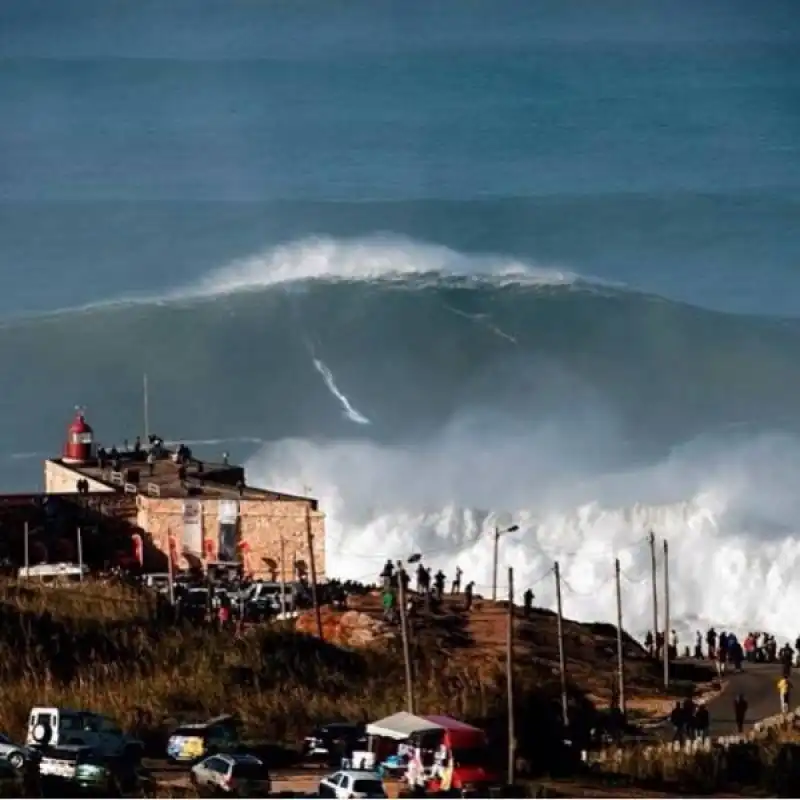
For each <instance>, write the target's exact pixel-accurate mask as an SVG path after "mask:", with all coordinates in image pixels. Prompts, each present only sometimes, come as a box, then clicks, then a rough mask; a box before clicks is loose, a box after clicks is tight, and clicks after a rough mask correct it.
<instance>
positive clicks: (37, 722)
mask: <svg viewBox="0 0 800 800" xmlns="http://www.w3.org/2000/svg"><path fill="white" fill-rule="evenodd" d="M25 743H26V744H27V745H29V746H31V747H57V746H60V745H86V746H88V747H92V748H94V749H95V750H96V751H97V752H98V753H100V754H102V755H103V756H107V757H109V758H120V757H121V758H125V759H126V760H131V761H138V760H139V759H140V758H141V757H142V751H143V749H144V747H143V745H142V743H141V742H140V741H139V740H138V739H134V738H132V737H131V736H128V735H127V734H126V733H123V732H122V731H121V730H120V728H119V726H118V725H117V724H116V723H115V722H114V721H113V720H112V719H109V718H108V717H104V716H103V715H102V714H95V713H94V712H93V711H70V710H68V709H66V708H32V709H31V713H30V714H29V715H28V735H27V738H26V740H25Z"/></svg>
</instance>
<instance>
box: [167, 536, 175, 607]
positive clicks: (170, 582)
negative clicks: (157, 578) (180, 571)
mask: <svg viewBox="0 0 800 800" xmlns="http://www.w3.org/2000/svg"><path fill="white" fill-rule="evenodd" d="M172 573H173V566H172V531H167V581H168V585H169V604H170V606H172V608H173V609H174V608H175V580H174V578H173V574H172Z"/></svg>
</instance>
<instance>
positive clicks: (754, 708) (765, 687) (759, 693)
mask: <svg viewBox="0 0 800 800" xmlns="http://www.w3.org/2000/svg"><path fill="white" fill-rule="evenodd" d="M793 672H795V673H796V672H797V670H793ZM781 674H782V671H781V666H780V665H779V664H746V665H745V666H744V669H743V671H742V672H734V673H729V675H728V677H727V678H726V679H725V685H724V688H723V690H722V693H721V694H720V695H718V696H717V697H715V698H714V699H713V700H711V701H709V703H708V711H709V715H710V717H711V736H712V737H716V736H728V735H730V734H733V733H736V732H737V731H736V718H735V716H734V712H733V701H734V699H735V697H736V695H738V694H739V693H740V692H741V693H742V694H743V695H744V696H745V699H746V700H747V703H748V708H747V716H746V718H745V731H747V730H748V729H749V728H751V727H752V726H753V724H754V723H755V722H758V721H759V720H762V719H764V717H771V716H773V715H774V714H778V713H779V712H780V701H779V699H778V681H779V680H780V677H781ZM793 683H795V685H798V684H797V681H796V679H795V680H793ZM799 688H800V687H799ZM797 699H798V696H795V698H793V699H792V706H795V705H796V704H797ZM659 732H660V733H661V734H662V736H663V737H668V736H671V735H672V726H671V725H669V724H666V725H664V726H663V728H662V729H661V730H660V731H659Z"/></svg>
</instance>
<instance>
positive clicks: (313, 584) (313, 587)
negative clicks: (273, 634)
mask: <svg viewBox="0 0 800 800" xmlns="http://www.w3.org/2000/svg"><path fill="white" fill-rule="evenodd" d="M306 539H307V541H308V565H309V567H311V599H312V601H313V602H314V614H315V615H316V617H317V636H319V638H320V640H324V639H325V636H324V634H323V632H322V612H321V611H320V608H319V596H318V595H317V566H316V561H315V560H314V534H313V533H312V532H311V501H310V500H309V501H308V502H307V503H306Z"/></svg>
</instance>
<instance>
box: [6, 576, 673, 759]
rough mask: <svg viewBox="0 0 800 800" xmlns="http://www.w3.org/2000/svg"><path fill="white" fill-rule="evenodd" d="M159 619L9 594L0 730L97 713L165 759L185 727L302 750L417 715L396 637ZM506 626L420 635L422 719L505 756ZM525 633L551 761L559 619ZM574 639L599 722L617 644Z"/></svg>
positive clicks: (580, 690) (521, 699)
mask: <svg viewBox="0 0 800 800" xmlns="http://www.w3.org/2000/svg"><path fill="white" fill-rule="evenodd" d="M365 602H366V601H365ZM160 614H163V609H162V610H161V611H159V609H158V608H157V606H156V603H155V602H154V599H153V597H152V596H150V595H147V594H143V593H140V592H138V591H136V590H133V589H130V588H127V587H123V586H120V585H103V584H96V583H87V584H83V585H80V586H69V587H63V588H54V587H45V586H39V585H36V584H33V583H30V584H26V585H19V584H16V583H13V582H6V583H2V584H0V730H5V731H6V732H8V733H9V734H10V735H11V736H13V737H22V736H24V732H25V724H26V720H27V716H28V711H29V709H30V708H31V707H32V706H34V705H55V706H66V707H72V708H88V709H93V710H96V711H99V712H102V713H106V714H109V715H111V716H113V717H114V718H116V719H117V720H118V722H119V723H120V724H121V725H123V726H124V727H125V728H128V729H130V730H132V731H133V732H135V733H136V734H138V735H139V736H141V737H142V739H143V740H144V741H145V742H146V743H148V744H149V745H150V746H151V748H152V751H153V752H154V753H159V754H162V753H163V750H161V746H162V744H163V741H164V735H165V733H166V731H167V730H168V727H169V725H170V724H172V723H174V722H175V721H177V720H179V719H186V718H190V717H192V718H198V717H200V718H202V717H204V716H206V715H215V714H220V713H230V714H235V715H237V716H238V717H239V718H240V719H241V721H242V723H243V726H244V732H245V734H246V736H247V737H248V738H250V739H253V740H261V741H270V742H274V743H289V744H291V743H296V742H297V741H298V740H299V739H300V738H302V736H304V735H305V734H306V733H307V732H308V730H309V728H310V727H312V726H313V725H315V724H318V723H321V722H328V721H332V720H335V719H349V720H368V719H375V718H377V717H380V716H382V715H384V714H390V713H393V712H395V711H397V710H399V709H402V708H405V705H406V702H405V683H404V671H403V662H402V657H401V650H400V646H399V642H398V641H397V640H396V638H395V639H391V640H388V641H387V642H386V643H385V644H384V646H383V647H382V648H366V649H360V650H357V649H348V648H344V647H339V646H335V645H333V644H329V643H325V642H321V641H319V640H318V639H316V638H315V637H314V636H312V635H308V634H300V633H296V632H295V631H294V630H292V629H288V628H283V629H281V628H279V627H271V626H259V627H253V628H251V629H249V630H247V631H246V632H244V633H243V634H242V635H238V636H237V634H235V633H234V632H231V631H222V632H220V631H216V630H214V629H212V628H205V627H203V628H196V627H190V626H188V625H184V626H175V625H174V624H173V623H172V621H171V620H168V619H164V618H160ZM487 614H488V616H487ZM487 620H494V622H493V623H492V624H491V625H490V624H489V623H488V622H487ZM495 623H496V624H495ZM503 624H504V612H502V610H501V609H500V608H499V607H492V608H491V609H490V608H487V609H484V611H483V612H482V611H480V609H478V610H476V612H475V614H474V617H473V616H469V615H467V616H466V617H465V616H464V615H463V614H461V615H459V614H458V613H456V612H455V611H453V610H450V611H447V612H446V613H444V614H443V615H441V616H440V617H437V618H435V619H431V620H429V621H428V622H427V623H425V625H422V626H421V627H417V628H415V632H414V634H413V642H412V657H413V661H414V673H415V679H414V685H415V695H416V708H417V711H418V712H419V713H434V712H435V713H445V714H452V715H454V716H456V717H460V718H463V719H467V720H471V721H473V722H475V723H477V724H480V725H483V726H484V727H486V728H487V729H488V730H489V732H490V734H491V735H493V737H495V738H496V740H497V742H498V745H499V744H500V742H501V741H502V739H503V737H504V735H505V718H506V680H505V663H504V655H503V653H504V648H503V641H502V639H503V637H502V636H499V634H498V633H497V628H498V626H500V627H499V629H500V630H502V625H503ZM482 626H483V627H482ZM518 628H519V630H518V633H517V636H518V638H519V644H518V649H519V658H518V666H517V669H516V688H517V697H516V704H517V706H518V713H517V720H518V727H519V729H518V741H519V745H520V746H519V749H520V751H521V754H522V755H524V756H527V757H528V758H535V759H546V758H548V757H549V756H548V755H547V748H542V746H541V743H542V741H543V740H547V741H554V742H555V741H557V740H559V739H560V736H558V735H556V734H558V733H559V729H558V725H559V722H558V720H559V716H560V710H559V704H558V701H557V698H558V696H559V691H560V682H559V678H558V672H557V670H554V669H553V663H554V661H553V659H554V658H555V656H554V650H553V641H554V639H553V636H552V635H551V630H550V629H551V628H553V629H554V619H553V617H552V615H547V614H545V613H541V614H538V615H536V618H535V619H534V620H531V621H525V622H522V621H521V622H519V623H518ZM568 633H569V637H570V648H571V649H570V658H569V668H570V670H571V674H572V675H574V676H575V679H574V680H576V681H578V682H577V683H574V682H573V683H572V684H571V686H570V693H571V703H572V705H573V718H575V719H577V720H578V721H580V720H581V719H584V718H588V717H587V715H591V713H592V704H591V702H590V701H589V699H588V697H587V694H586V693H587V692H588V691H589V690H591V691H592V692H593V693H594V694H593V695H592V697H594V696H595V695H598V694H602V693H603V691H608V690H609V689H610V686H611V685H612V683H613V679H614V677H613V658H611V659H609V656H608V650H609V647H611V646H612V645H613V641H614V640H613V633H614V631H613V629H611V638H609V631H608V630H594V629H592V628H591V627H584V626H579V625H577V624H575V623H570V624H569V626H568ZM498 637H499V638H498ZM573 640H574V641H573ZM630 646H631V647H638V646H636V645H635V643H632V644H631V645H630ZM639 650H640V648H639ZM534 651H538V653H539V654H538V655H534ZM612 652H613V650H612ZM657 672H658V670H657V669H651V665H650V664H649V662H646V660H642V659H640V663H639V664H638V666H637V667H636V669H634V670H632V675H633V676H634V677H632V681H639V682H640V683H641V684H642V686H643V689H642V691H644V692H645V693H648V692H652V693H655V694H657V691H656V689H655V688H653V687H652V686H651V685H650V684H655V682H656V680H655V678H654V677H653V676H654V675H657ZM589 678H591V681H588V679H589ZM580 681H583V684H585V685H581V683H580ZM587 681H588V683H587ZM589 683H591V685H589ZM551 734H552V735H551ZM498 749H499V752H500V753H502V748H498Z"/></svg>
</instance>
